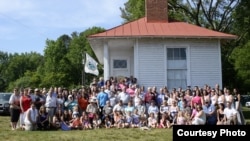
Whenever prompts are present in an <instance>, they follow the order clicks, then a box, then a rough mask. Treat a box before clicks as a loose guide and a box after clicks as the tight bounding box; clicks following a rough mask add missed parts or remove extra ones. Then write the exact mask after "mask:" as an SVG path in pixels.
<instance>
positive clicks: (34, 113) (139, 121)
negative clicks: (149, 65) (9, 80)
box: [9, 76, 245, 131]
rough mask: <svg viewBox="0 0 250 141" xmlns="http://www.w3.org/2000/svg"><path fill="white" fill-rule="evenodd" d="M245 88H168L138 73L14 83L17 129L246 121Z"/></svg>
mask: <svg viewBox="0 0 250 141" xmlns="http://www.w3.org/2000/svg"><path fill="white" fill-rule="evenodd" d="M240 98H241V96H240V93H239V92H238V90H237V89H236V88H235V89H233V91H232V92H231V91H230V90H229V89H228V88H226V87H225V88H223V89H221V88H220V86H219V85H218V84H215V86H214V87H211V86H209V85H204V86H203V87H202V88H201V87H198V86H194V87H190V86H187V88H185V89H183V88H173V89H171V90H169V89H168V87H167V86H165V87H162V88H159V91H158V89H157V87H156V86H152V87H147V88H145V87H144V86H140V85H138V84H137V80H136V78H133V77H132V76H131V77H125V78H120V79H117V78H114V77H110V79H108V80H104V79H103V77H100V78H99V79H97V78H94V79H93V82H91V84H90V85H89V86H88V87H86V86H82V87H81V88H78V89H71V90H69V89H67V88H63V87H50V88H49V89H48V90H47V89H46V88H35V89H32V88H15V89H14V92H13V94H12V96H11V98H10V100H9V103H10V114H11V115H10V121H11V128H12V130H16V129H18V128H20V129H21V130H28V131H30V130H51V129H56V130H57V129H61V130H73V129H80V130H89V129H98V128H143V129H150V128H171V127H172V126H173V125H243V124H245V120H244V116H243V114H242V111H241V105H240Z"/></svg>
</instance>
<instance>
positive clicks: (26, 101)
mask: <svg viewBox="0 0 250 141" xmlns="http://www.w3.org/2000/svg"><path fill="white" fill-rule="evenodd" d="M28 90H29V89H28V88H25V89H24V93H23V95H22V96H21V98H20V108H21V113H20V127H21V128H22V129H24V118H25V116H26V111H27V110H28V109H29V108H30V105H31V101H32V99H31V97H30V96H29V95H28Z"/></svg>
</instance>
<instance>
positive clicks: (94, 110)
mask: <svg viewBox="0 0 250 141" xmlns="http://www.w3.org/2000/svg"><path fill="white" fill-rule="evenodd" d="M96 103H97V100H96V98H93V97H92V98H90V100H89V104H88V106H87V109H86V112H87V114H88V117H89V121H90V123H91V125H92V124H93V119H94V116H96V114H98V107H97V104H96Z"/></svg>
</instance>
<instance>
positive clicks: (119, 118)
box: [114, 111, 124, 129]
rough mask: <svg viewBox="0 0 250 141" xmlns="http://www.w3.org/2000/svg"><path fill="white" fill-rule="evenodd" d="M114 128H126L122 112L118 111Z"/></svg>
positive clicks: (115, 115)
mask: <svg viewBox="0 0 250 141" xmlns="http://www.w3.org/2000/svg"><path fill="white" fill-rule="evenodd" d="M114 126H115V127H116V128H118V129H120V128H123V127H124V121H123V114H122V112H121V111H117V112H115V114H114Z"/></svg>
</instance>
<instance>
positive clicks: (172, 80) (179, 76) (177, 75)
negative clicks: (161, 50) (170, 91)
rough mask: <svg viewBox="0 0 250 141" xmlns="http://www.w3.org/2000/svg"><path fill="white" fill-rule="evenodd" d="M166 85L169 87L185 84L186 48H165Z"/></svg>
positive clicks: (184, 85)
mask: <svg viewBox="0 0 250 141" xmlns="http://www.w3.org/2000/svg"><path fill="white" fill-rule="evenodd" d="M167 86H168V87H169V88H177V87H182V88H185V87H186V86H187V55H186V48H167Z"/></svg>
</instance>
